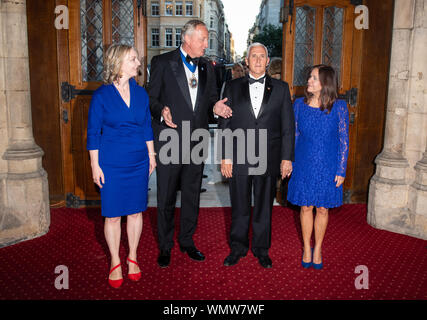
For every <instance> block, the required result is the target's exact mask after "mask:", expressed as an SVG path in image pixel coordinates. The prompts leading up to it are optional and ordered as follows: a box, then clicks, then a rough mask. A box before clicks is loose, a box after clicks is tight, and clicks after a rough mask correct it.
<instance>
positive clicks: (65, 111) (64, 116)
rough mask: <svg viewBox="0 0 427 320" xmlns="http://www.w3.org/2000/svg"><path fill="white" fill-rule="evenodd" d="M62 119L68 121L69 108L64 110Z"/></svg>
mask: <svg viewBox="0 0 427 320" xmlns="http://www.w3.org/2000/svg"><path fill="white" fill-rule="evenodd" d="M62 120H63V121H64V123H68V110H67V109H63V110H62Z"/></svg>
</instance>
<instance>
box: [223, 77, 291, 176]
mask: <svg viewBox="0 0 427 320" xmlns="http://www.w3.org/2000/svg"><path fill="white" fill-rule="evenodd" d="M265 81H266V82H265V89H264V97H263V101H262V105H261V108H260V111H259V113H258V117H257V118H255V114H254V112H253V108H252V104H251V99H250V94H249V82H248V77H247V76H246V77H243V78H238V79H235V80H231V81H230V82H228V83H227V84H226V86H225V90H224V96H223V98H225V97H227V98H228V101H227V102H226V103H227V105H229V106H230V108H231V109H232V110H233V116H232V117H231V118H228V119H224V118H220V119H219V128H220V129H222V130H225V129H227V128H228V129H231V131H233V132H235V130H236V129H239V128H240V129H243V131H244V132H245V134H246V146H245V153H246V155H245V157H244V158H245V161H244V163H238V162H237V160H238V154H240V155H241V151H242V150H243V149H238V146H239V144H240V148H241V147H242V146H241V142H240V143H239V142H238V141H237V139H233V144H232V149H233V175H234V174H238V175H248V169H249V168H251V167H257V165H253V164H250V163H249V161H248V157H247V150H248V143H247V140H248V139H247V138H248V135H247V133H248V129H254V132H255V152H256V154H257V156H260V157H264V156H266V157H267V159H266V162H267V166H266V171H265V173H264V175H272V176H273V175H279V174H280V162H281V160H290V161H293V160H294V145H295V120H294V111H293V108H292V102H291V98H290V93H289V86H288V84H287V83H286V82H283V81H280V80H276V79H273V78H271V77H269V76H267V77H266V79H265ZM259 129H266V131H267V145H262V147H264V146H265V150H266V154H265V155H264V154H259V152H260V149H259V148H260V139H259V132H260V131H259ZM225 140H226V139H222V142H223V147H222V159H226V158H228V157H227V156H226V150H227V151H228V152H230V151H231V148H229V149H226V148H224V144H225ZM250 143H252V142H251V141H250ZM261 143H262V141H261ZM252 144H253V143H252ZM238 150H240V152H239V153H238ZM261 150H263V148H261ZM261 153H262V151H261ZM236 155H237V156H236Z"/></svg>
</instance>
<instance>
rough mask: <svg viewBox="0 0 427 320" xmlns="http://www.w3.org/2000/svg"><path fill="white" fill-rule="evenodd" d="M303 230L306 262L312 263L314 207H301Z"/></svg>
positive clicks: (304, 258)
mask: <svg viewBox="0 0 427 320" xmlns="http://www.w3.org/2000/svg"><path fill="white" fill-rule="evenodd" d="M300 220H301V230H302V239H303V242H304V256H303V261H304V262H311V243H310V242H311V234H312V233H313V206H310V207H306V206H302V207H301V214H300Z"/></svg>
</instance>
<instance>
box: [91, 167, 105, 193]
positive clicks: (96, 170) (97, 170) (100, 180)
mask: <svg viewBox="0 0 427 320" xmlns="http://www.w3.org/2000/svg"><path fill="white" fill-rule="evenodd" d="M91 166H92V178H93V182H95V183H96V184H97V185H98V187H100V188H102V185H103V184H105V179H104V172H102V169H101V167H100V166H99V164H97V163H95V164H94V163H91Z"/></svg>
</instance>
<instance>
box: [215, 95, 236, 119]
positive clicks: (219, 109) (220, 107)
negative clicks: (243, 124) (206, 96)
mask: <svg viewBox="0 0 427 320" xmlns="http://www.w3.org/2000/svg"><path fill="white" fill-rule="evenodd" d="M227 100H228V98H224V99H222V100H219V101H217V103H215V105H214V107H213V112H214V113H215V114H216V115H218V116H220V117H223V118H230V117H231V116H232V115H233V111H232V110H231V108H230V107H229V106H227V105H226V104H225V102H227Z"/></svg>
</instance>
